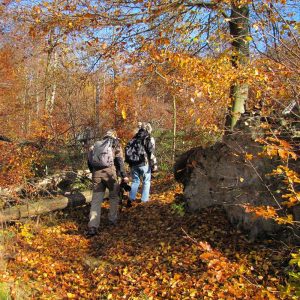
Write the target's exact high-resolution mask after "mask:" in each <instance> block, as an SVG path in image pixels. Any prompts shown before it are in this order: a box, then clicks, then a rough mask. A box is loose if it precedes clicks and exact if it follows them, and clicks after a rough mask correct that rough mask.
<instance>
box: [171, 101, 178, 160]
mask: <svg viewBox="0 0 300 300" xmlns="http://www.w3.org/2000/svg"><path fill="white" fill-rule="evenodd" d="M176 134H177V106H176V97H175V96H173V149H172V163H173V164H174V162H175V156H176Z"/></svg>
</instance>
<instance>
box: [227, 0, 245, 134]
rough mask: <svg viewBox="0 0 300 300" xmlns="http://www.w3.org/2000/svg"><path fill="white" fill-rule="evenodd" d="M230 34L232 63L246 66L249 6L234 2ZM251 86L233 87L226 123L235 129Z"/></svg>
mask: <svg viewBox="0 0 300 300" xmlns="http://www.w3.org/2000/svg"><path fill="white" fill-rule="evenodd" d="M229 29H230V34H231V36H232V38H233V41H232V43H231V44H232V47H233V55H232V64H233V66H234V67H236V68H237V67H239V66H241V65H242V66H246V65H247V64H248V62H249V41H248V40H247V36H249V7H248V5H237V4H236V3H235V4H234V3H232V6H231V15H230V22H229ZM248 93H249V86H248V84H247V83H235V84H234V85H233V86H232V87H231V99H232V103H233V104H232V109H231V113H230V116H229V118H228V119H227V122H226V125H227V126H228V127H230V129H231V130H233V129H234V127H235V125H236V123H237V121H238V120H239V119H240V117H241V115H242V114H243V113H244V112H245V106H246V103H247V100H248Z"/></svg>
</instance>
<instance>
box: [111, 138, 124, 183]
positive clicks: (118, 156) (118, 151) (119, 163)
mask: <svg viewBox="0 0 300 300" xmlns="http://www.w3.org/2000/svg"><path fill="white" fill-rule="evenodd" d="M114 148H115V159H114V164H115V167H116V169H117V172H118V173H119V174H120V175H121V177H122V178H123V179H124V178H127V175H126V172H125V167H124V159H123V151H122V148H121V146H120V143H119V141H118V140H116V141H115V147H114Z"/></svg>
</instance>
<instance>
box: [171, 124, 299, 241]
mask: <svg viewBox="0 0 300 300" xmlns="http://www.w3.org/2000/svg"><path fill="white" fill-rule="evenodd" d="M255 134H257V133H255ZM261 151H262V147H261V146H260V145H259V144H258V143H256V142H255V141H254V138H253V131H250V130H248V131H247V129H245V128H243V131H242V132H236V133H234V134H232V135H228V136H226V137H225V138H224V140H223V142H219V143H217V144H215V145H213V146H212V147H209V148H206V149H203V148H194V149H191V150H190V151H188V152H186V153H184V154H183V155H182V156H181V157H179V159H178V160H177V162H176V164H175V178H176V179H177V180H178V181H179V182H182V183H183V185H184V197H185V200H186V203H187V207H188V209H189V210H192V211H195V210H199V209H202V208H205V207H208V206H213V205H221V206H223V207H224V209H225V210H226V212H227V215H228V217H229V219H230V221H231V222H232V223H233V224H235V225H236V226H238V227H239V228H240V229H243V230H246V231H248V232H249V234H250V238H251V239H255V238H256V237H258V236H261V235H264V234H265V233H271V232H275V231H277V230H278V229H279V225H278V224H277V223H275V222H274V221H273V220H271V219H265V218H261V217H256V216H254V214H253V213H248V212H246V211H245V208H244V205H246V204H250V205H251V206H262V205H263V206H272V207H274V208H275V209H278V211H279V212H280V201H281V199H280V197H279V196H278V195H276V191H277V190H278V189H280V184H281V183H280V181H279V180H276V178H274V177H273V176H269V175H268V174H270V173H271V171H272V170H273V169H274V168H276V165H278V164H279V161H276V160H270V159H268V158H263V157H260V156H259V155H258V154H259V153H260V152H261ZM277 198H278V199H277ZM296 217H297V216H296Z"/></svg>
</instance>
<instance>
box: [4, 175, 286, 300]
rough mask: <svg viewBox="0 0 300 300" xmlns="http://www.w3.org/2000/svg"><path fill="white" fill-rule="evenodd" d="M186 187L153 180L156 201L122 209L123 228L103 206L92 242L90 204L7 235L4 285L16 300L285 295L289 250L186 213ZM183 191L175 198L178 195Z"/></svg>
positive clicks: (214, 218)
mask: <svg viewBox="0 0 300 300" xmlns="http://www.w3.org/2000/svg"><path fill="white" fill-rule="evenodd" d="M181 192H182V191H181V188H180V187H179V186H178V185H177V184H176V183H175V182H174V181H173V180H172V179H170V178H165V179H160V180H158V179H156V180H154V182H153V189H152V195H151V201H149V202H148V203H141V204H135V205H134V206H133V207H131V208H123V211H122V212H121V215H120V221H119V224H118V226H116V227H110V226H109V225H108V223H107V207H108V204H107V203H104V208H103V210H102V216H101V219H102V221H101V222H102V223H101V225H100V232H99V234H98V235H97V236H95V237H93V238H90V239H87V238H86V237H85V236H84V231H85V230H86V226H87V222H88V213H89V206H86V207H82V208H77V209H73V210H65V211H63V212H57V213H55V214H52V215H49V216H46V217H43V218H42V219H40V220H39V222H37V220H35V221H34V222H30V223H26V224H25V225H24V224H20V225H19V227H18V229H16V230H15V231H14V232H11V235H10V238H9V237H7V240H8V243H7V247H8V250H9V251H10V254H9V255H10V258H9V262H8V268H7V273H6V275H5V278H6V281H9V282H10V283H11V285H12V289H11V291H12V293H13V294H14V295H15V297H16V299H176V300H177V299H280V298H281V297H280V296H279V292H278V285H279V283H280V280H282V274H283V273H282V270H281V267H280V266H282V263H283V259H288V255H287V253H286V251H287V250H285V249H284V247H282V244H280V243H278V242H276V241H272V240H269V241H263V242H260V243H257V244H254V243H252V244H251V243H249V242H247V240H246V238H245V237H244V236H243V235H242V234H241V233H240V232H238V231H237V230H236V229H234V228H232V227H231V226H230V224H229V223H228V221H227V219H226V217H225V214H224V212H223V211H222V210H221V209H219V208H210V209H206V210H203V211H201V212H199V213H185V214H183V213H182V211H181V206H180V205H179V204H175V203H176V201H175V202H174V199H175V198H180V194H181ZM176 193H177V195H176ZM9 239H10V240H9Z"/></svg>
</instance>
